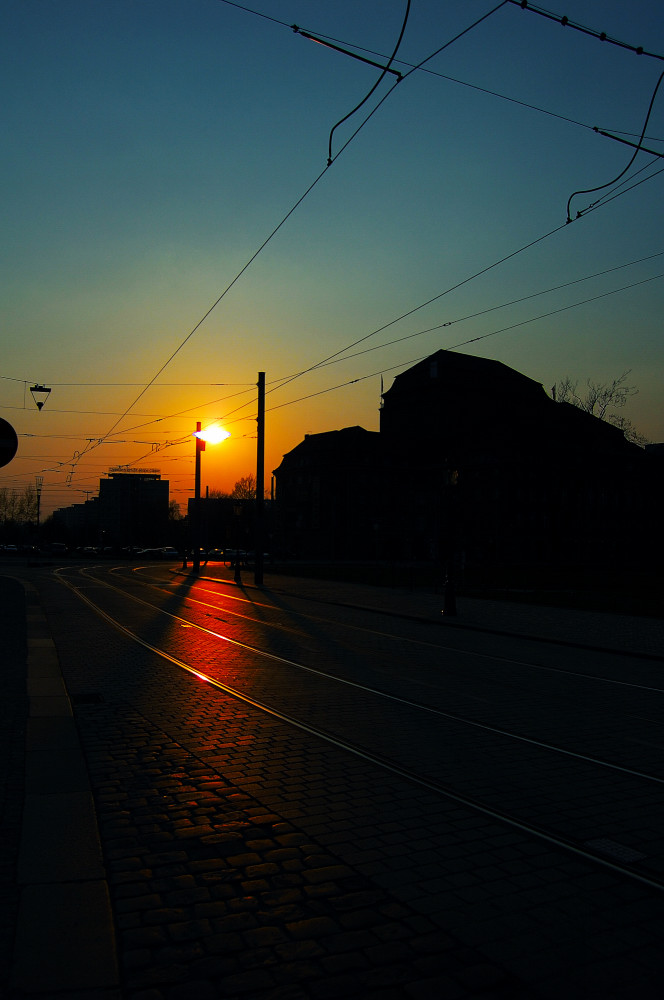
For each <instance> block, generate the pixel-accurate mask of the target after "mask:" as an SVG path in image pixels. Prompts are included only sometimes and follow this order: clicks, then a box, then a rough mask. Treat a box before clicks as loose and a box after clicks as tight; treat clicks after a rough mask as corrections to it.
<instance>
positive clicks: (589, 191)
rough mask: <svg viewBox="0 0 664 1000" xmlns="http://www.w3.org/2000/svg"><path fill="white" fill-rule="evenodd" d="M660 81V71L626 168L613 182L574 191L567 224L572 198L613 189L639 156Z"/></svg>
mask: <svg viewBox="0 0 664 1000" xmlns="http://www.w3.org/2000/svg"><path fill="white" fill-rule="evenodd" d="M662 80H664V71H662V73H660V76H659V80H658V81H657V84H656V86H655V89H654V91H653V95H652V97H651V98H650V104H649V106H648V113H647V114H646V119H645V121H644V123H643V128H642V129H641V136H640V138H639V141H638V143H637V146H636V149H635V150H634V153H633V154H632V157H631V158H630V160H629V163H628V164H627V166H626V167H624V169H623V170H621V171H620V173H619V174H618V176H617V177H614V178H613V180H610V181H607V182H606V183H605V184H599V185H597V187H592V188H584V189H582V190H581V191H574V192H573V193H572V194H571V195H570V196H569V199H568V201H567V221H568V222H571V221H572V219H571V217H570V205H571V204H572V199H573V198H575V197H576V196H577V195H579V194H593V193H594V192H595V191H603V190H604V189H605V188H608V187H613V186H614V184H616V183H617V182H618V181H619V180H620V178H621V177H624V176H625V174H626V173H627V171H628V170H629V168H630V167H631V166H632V164H633V163H634V161H635V159H636V158H637V156H638V155H639V152H640V151H641V147H642V143H643V140H644V137H645V134H646V129H647V128H648V122H649V120H650V115H651V114H652V109H653V106H654V104H655V98H656V97H657V91H658V90H659V87H660V84H661V82H662ZM653 155H655V156H659V155H660V154H659V153H654V154H653ZM589 207H590V208H592V207H593V206H592V205H590V206H589ZM579 214H580V213H578V212H577V218H579Z"/></svg>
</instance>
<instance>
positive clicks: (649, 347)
mask: <svg viewBox="0 0 664 1000" xmlns="http://www.w3.org/2000/svg"><path fill="white" fill-rule="evenodd" d="M550 3H551V5H552V6H549V7H548V8H547V9H548V10H550V11H552V12H554V13H556V14H558V15H563V14H565V15H567V16H568V17H569V18H570V20H571V21H574V22H577V23H579V24H582V25H584V26H586V27H588V28H591V29H593V30H596V31H604V32H606V34H607V35H608V36H609V37H610V38H612V39H617V40H619V41H621V42H625V43H627V44H628V45H634V46H638V45H641V46H643V48H644V49H645V50H646V52H652V53H655V54H656V55H659V56H660V57H662V56H664V14H663V13H662V7H661V3H660V2H658V0H569V2H568V0H565V4H564V5H560V6H558V5H557V4H556V3H555V2H554V0H550ZM247 6H250V7H252V9H253V10H254V11H256V12H258V13H251V12H250V11H248V10H243V9H240V8H239V7H238V6H234V5H232V4H229V3H225V2H223V0H5V3H4V4H3V6H2V11H1V13H0V77H1V79H2V94H3V100H2V103H1V105H0V118H1V120H2V130H3V136H4V143H3V147H4V151H3V156H2V159H1V161H0V183H1V190H2V227H1V234H2V235H1V236H0V254H1V255H2V276H3V278H2V291H1V315H2V341H1V344H2V351H1V354H0V416H2V417H4V419H6V420H8V421H9V422H10V423H11V424H12V425H13V426H14V427H15V429H16V431H17V433H18V435H19V452H18V454H17V456H16V458H15V459H14V460H13V461H12V462H11V463H10V464H8V465H7V466H5V467H4V468H3V469H0V487H2V486H8V487H21V486H24V485H33V484H34V483H35V476H38V475H39V476H43V479H44V486H43V495H42V510H43V512H44V513H45V514H48V513H49V512H50V511H51V510H53V509H54V508H57V507H61V506H66V505H68V504H71V503H77V502H81V501H82V500H84V499H85V497H86V496H94V495H96V493H97V490H98V484H99V479H100V478H101V477H103V476H104V475H105V474H106V472H107V471H108V469H109V467H112V466H117V465H120V464H127V463H130V464H131V465H132V467H136V466H138V467H149V468H157V469H159V470H160V471H161V473H162V475H163V476H164V477H165V478H168V479H169V480H170V482H171V496H172V498H174V499H176V500H178V501H179V502H180V503H182V504H183V503H185V502H186V499H187V496H188V495H190V494H191V492H192V489H193V465H194V458H193V456H194V447H193V439H192V438H191V437H190V434H191V432H192V431H193V430H194V428H195V422H196V420H201V421H202V423H203V425H204V426H205V425H206V424H208V423H211V422H213V421H215V420H220V421H221V422H223V423H225V425H226V426H227V427H228V429H229V430H230V431H231V432H232V437H231V438H230V439H229V440H228V441H226V442H225V443H224V444H222V445H219V446H218V447H216V448H213V447H208V449H207V451H206V452H205V455H204V456H203V484H204V486H205V485H207V486H209V487H210V488H217V489H230V488H232V485H233V483H234V482H235V481H236V480H237V479H238V478H240V476H243V475H247V474H252V473H254V472H255V433H256V425H255V412H256V404H255V399H256V390H255V383H256V381H257V374H258V372H259V371H265V373H266V379H267V385H268V397H267V441H266V482H268V483H269V477H270V473H271V471H272V469H274V468H276V466H277V465H278V464H279V462H280V461H281V457H282V455H283V454H284V453H285V452H287V451H289V450H290V449H292V448H293V447H295V446H296V445H297V444H298V443H299V442H300V441H301V439H302V437H303V436H304V434H306V433H317V432H320V431H327V430H334V429H338V428H341V427H344V426H352V425H355V424H360V425H361V426H363V427H365V428H367V429H369V430H377V429H378V413H379V403H380V386H381V374H382V377H383V381H384V386H385V388H388V387H389V386H390V384H391V380H392V378H393V377H394V376H395V375H396V374H398V372H399V371H403V370H404V369H405V368H407V367H409V366H410V365H411V364H412V363H414V362H415V361H417V360H419V359H420V358H422V357H425V356H426V355H428V354H431V353H432V352H434V351H436V350H438V349H440V348H452V347H457V349H459V350H461V351H465V352H467V353H471V354H477V355H480V356H483V357H488V358H494V359H496V360H498V361H502V362H504V363H505V364H507V365H510V366H511V367H513V368H515V369H517V370H518V371H520V372H523V373H524V374H525V375H528V376H529V377H530V378H533V379H535V380H537V381H538V382H541V383H543V384H544V386H545V387H546V388H547V389H550V387H551V386H552V385H553V384H554V383H555V382H556V381H559V380H560V379H561V378H563V377H564V376H566V375H569V376H571V377H573V378H574V379H579V380H580V381H581V382H583V381H584V380H585V379H586V378H592V379H594V380H597V381H605V380H610V379H612V378H613V377H615V376H618V375H620V374H622V372H624V371H625V370H627V369H631V374H630V376H629V379H628V381H629V382H630V383H631V384H632V385H634V386H636V387H638V389H639V392H638V395H636V396H634V397H633V398H632V399H631V400H630V402H629V405H628V407H627V408H626V410H625V411H624V412H625V415H626V416H628V417H629V418H630V419H632V421H633V422H634V423H635V424H636V425H637V427H638V429H639V430H640V431H641V432H642V433H644V434H645V435H646V436H647V437H648V438H649V439H650V440H653V441H664V410H663V407H662V403H661V386H662V383H663V381H664V338H663V337H662V319H661V317H662V312H663V309H662V306H663V295H662V289H663V283H662V277H661V275H663V274H664V225H663V221H664V219H663V216H664V212H663V206H664V199H663V198H662V191H663V187H664V172H662V174H660V175H659V176H655V175H656V174H657V172H658V171H664V160H661V159H658V158H656V157H655V156H653V155H651V154H649V153H646V152H640V153H639V154H638V156H637V157H636V160H635V162H634V164H633V165H632V167H631V168H630V170H629V171H628V173H627V174H625V176H624V177H623V178H622V181H623V182H626V183H622V186H621V187H618V188H616V187H613V188H611V187H609V188H604V189H602V190H601V191H598V192H595V193H593V194H581V195H578V196H576V197H575V198H574V199H573V202H572V217H573V219H574V221H573V222H572V223H571V224H569V225H565V221H566V217H567V202H568V199H569V197H570V195H571V194H572V193H573V192H575V191H578V190H580V189H588V188H594V187H597V186H599V185H602V184H605V183H606V182H609V181H612V180H613V179H614V178H615V177H616V176H617V175H618V174H620V173H621V171H622V170H624V168H625V167H626V166H627V164H628V162H629V160H630V158H631V157H632V154H633V152H634V151H633V149H632V148H631V147H629V146H627V145H624V144H622V143H619V142H617V141H615V140H612V139H610V138H606V137H604V136H602V135H599V134H598V133H596V132H595V131H593V127H594V126H596V127H598V128H600V129H602V130H605V131H608V132H611V133H612V134H614V135H619V136H620V137H621V138H623V139H626V140H628V141H632V142H636V141H637V139H638V137H639V135H640V133H641V130H642V128H643V125H644V122H645V119H646V114H647V112H648V108H649V106H650V103H651V99H652V96H653V93H654V91H655V87H656V85H657V82H658V80H659V77H660V74H661V73H662V71H663V70H664V62H662V59H661V58H660V59H655V58H650V57H649V56H648V55H646V54H642V55H637V54H635V53H634V52H632V51H630V50H629V49H626V48H623V47H619V46H616V45H613V44H611V43H610V42H609V41H600V40H599V39H597V38H595V37H593V36H592V35H589V34H584V33H581V32H579V31H577V30H575V29H574V28H573V27H571V26H569V25H568V26H567V27H563V26H561V25H560V24H558V23H555V22H554V21H552V20H550V19H547V18H545V17H542V16H540V15H538V14H537V13H535V12H533V11H529V10H522V9H521V8H520V7H519V6H517V5H514V4H511V3H508V4H506V5H504V6H502V7H501V8H500V9H499V10H497V11H496V12H495V13H493V14H491V16H489V17H488V18H486V19H485V20H484V21H483V22H482V23H481V24H479V25H478V26H477V27H474V28H473V29H472V30H470V31H469V32H467V33H466V34H465V35H463V37H462V38H460V39H459V40H457V41H455V42H453V44H451V45H449V46H448V47H446V48H445V49H444V50H443V51H441V52H440V53H439V54H438V55H436V56H435V57H434V58H433V59H431V60H430V61H428V62H427V63H426V65H425V66H424V67H423V68H422V69H419V70H417V71H416V72H412V73H410V74H408V70H409V68H410V67H411V66H412V65H414V64H419V63H421V62H422V60H424V59H426V58H427V57H428V56H429V55H431V54H432V53H433V52H434V51H435V50H437V49H438V48H440V47H441V46H443V45H445V43H447V42H450V41H451V40H452V39H454V38H455V36H456V35H458V34H459V32H460V31H463V30H464V29H466V28H468V27H470V26H471V25H472V24H473V22H475V21H476V20H477V19H479V18H480V17H482V15H484V14H487V13H488V12H489V11H491V10H492V9H493V8H494V7H495V6H496V5H495V4H493V3H491V2H488V0H486V2H485V0H447V2H446V3H444V4H442V3H440V0H412V3H411V8H410V13H409V17H408V21H407V24H406V29H405V33H404V36H403V40H402V43H401V47H400V48H399V51H398V54H397V60H396V62H395V63H394V66H395V67H397V68H399V69H400V70H401V71H402V72H403V73H404V79H403V80H402V81H401V83H399V84H398V85H397V86H396V87H394V88H393V84H394V82H395V78H394V76H391V75H389V74H388V75H387V76H386V78H385V79H384V80H383V81H382V83H380V85H379V87H378V89H377V90H376V92H375V93H374V95H373V96H372V97H371V98H370V99H369V101H368V102H367V103H366V104H365V105H364V106H363V107H362V109H361V110H360V111H358V112H357V113H356V114H355V115H353V116H352V117H351V118H350V119H348V121H346V122H344V123H343V124H342V125H340V126H339V127H338V128H337V129H336V130H335V131H334V135H333V139H332V157H333V159H332V163H331V165H330V166H329V167H327V168H326V165H327V160H328V142H329V135H330V130H331V129H332V127H333V126H334V125H335V124H336V123H337V122H338V121H339V120H340V119H342V118H343V117H344V116H345V115H347V114H348V113H349V112H350V111H352V109H353V108H354V107H355V106H356V105H357V104H358V103H359V102H360V101H361V100H362V98H364V97H365V95H366V94H367V93H368V91H369V90H370V88H371V87H372V86H373V85H374V83H375V82H376V81H377V79H378V76H379V70H378V69H376V68H375V67H372V66H369V65H367V64H366V63H363V62H359V61H357V60H355V59H352V58H350V57H349V56H347V55H344V54H341V53H339V52H336V51H332V50H331V49H329V48H325V47H323V46H320V45H316V44H315V43H313V42H311V41H309V40H307V39H305V38H304V37H302V36H301V35H299V34H296V33H295V32H293V31H292V30H291V28H290V27H289V26H290V25H292V24H298V25H299V26H300V27H301V28H304V29H307V30H308V31H309V32H311V33H313V34H317V35H319V36H326V37H330V38H333V39H336V40H338V41H339V42H340V43H341V44H342V45H343V46H345V47H348V48H352V49H354V50H355V51H358V50H359V49H360V48H361V49H362V50H363V51H365V52H366V51H367V50H369V51H370V52H371V53H374V54H373V55H371V58H374V59H376V60H377V61H379V62H380V61H383V62H385V61H386V58H387V57H389V55H390V54H391V53H392V51H393V50H394V47H395V45H396V43H397V39H398V37H399V33H400V31H401V28H402V24H403V20H404V16H405V13H406V8H407V3H406V0H398V2H397V0H380V2H379V0H335V2H334V3H330V2H323V0H256V3H255V4H248V5H247ZM376 53H377V54H378V55H376ZM406 74H408V75H406ZM392 88H393V89H392ZM390 90H391V91H392V92H391V93H388V92H389V91H390ZM383 98H385V100H384V101H383V103H382V104H380V106H379V107H377V105H378V103H379V102H380V101H381V99H383ZM376 107H377V110H376V111H375V113H374V114H373V115H371V117H370V118H369V119H368V120H367V121H366V123H365V124H364V126H363V127H362V128H361V129H360V131H359V132H357V134H356V135H355V136H354V137H353V135H354V133H355V132H356V130H357V128H358V127H359V126H360V125H362V122H363V121H365V119H366V118H367V115H368V114H369V112H371V111H372V109H374V108H376ZM646 132H647V139H646V140H644V145H646V146H647V147H648V148H649V149H651V150H654V151H660V152H662V153H664V141H663V140H664V83H663V84H662V86H661V87H660V90H659V91H658V94H657V97H656V99H655V101H654V103H653V106H652V113H651V115H650V120H649V122H648V126H647V130H646ZM349 140H350V141H349ZM346 144H347V145H346ZM642 168H643V169H642ZM639 171H640V172H639ZM650 178H652V179H650ZM638 181H643V183H641V184H639V185H638V186H636V187H634V188H633V189H632V190H629V189H630V188H631V187H632V185H633V184H636V183H637V182H638ZM312 184H313V187H311V185H312ZM310 188H311V190H309V189H310ZM307 192H308V193H307ZM616 194H618V195H619V196H618V197H613V196H614V195H616ZM305 195H306V196H305ZM607 195H608V197H606V196H607ZM303 196H305V197H304V200H302V201H301V203H300V204H299V205H298V201H299V200H300V199H302V198H303ZM597 199H601V200H600V201H599V203H598V204H597V205H596V207H595V208H594V210H592V211H589V212H587V213H585V214H583V215H582V216H581V217H580V218H578V219H577V218H576V213H577V211H584V210H585V209H587V208H588V206H589V205H590V204H591V203H593V202H594V201H597ZM295 206H297V207H295ZM292 209H294V211H293V212H292V214H291V215H290V216H289V217H288V218H286V217H287V216H288V213H289V212H291V210H292ZM284 220H285V221H284ZM282 222H283V225H281V228H279V229H278V231H277V232H276V233H274V231H275V229H276V228H277V227H278V226H279V225H280V223H282ZM273 233H274V235H273V236H272V238H271V239H269V242H268V243H267V245H265V246H264V248H263V249H262V250H261V247H262V246H263V244H264V242H265V241H266V240H268V238H269V237H270V236H271V234H273ZM531 244H532V245H531ZM526 247H528V249H523V250H522V248H526ZM520 250H522V252H520V253H517V251H520ZM255 254H258V255H257V256H256V258H255V259H254V260H253V262H252V263H249V262H250V261H251V259H252V257H254V255H255ZM513 254H514V256H511V257H510V255H513ZM506 257H510V259H508V260H506V261H505V262H504V263H500V264H499V263H498V262H499V261H501V260H503V258H506ZM646 258H647V259H646ZM247 264H249V266H248V267H246V270H244V271H243V268H245V266H246V265H247ZM492 265H496V266H492ZM487 268H488V269H489V270H487ZM241 272H242V273H241ZM482 272H484V273H482ZM599 272H608V273H604V274H602V275H600V276H596V277H591V276H593V275H598V273H599ZM235 279H237V280H235ZM580 279H587V280H580ZM572 282H576V283H575V284H571V283H572ZM637 283H639V284H637ZM628 285H631V286H633V287H631V288H628V289H626V288H625V286H628ZM554 286H564V287H557V289H556V290H553V291H547V290H548V289H552V288H554ZM619 289H623V290H619ZM539 292H546V294H541V295H537V297H533V298H529V299H528V300H525V301H523V300H524V299H525V297H526V296H533V295H535V293H539ZM607 293H613V294H607ZM598 296H600V297H598ZM220 297H221V299H220ZM218 299H220V301H219V302H218V304H217V305H216V306H215V307H214V309H212V311H211V312H210V313H209V315H207V317H206V314H207V313H208V310H210V308H211V307H212V306H213V305H214V303H215V302H217V300H218ZM588 299H594V301H591V302H585V304H582V305H575V304H576V303H580V302H584V300H588ZM430 300H434V301H430ZM514 300H522V301H520V302H515V301H514ZM427 302H430V304H429V305H427V306H424V305H423V304H424V303H427ZM509 303H512V304H511V305H509ZM573 305H574V306H575V307H574V308H566V307H569V306H573ZM419 306H423V307H422V308H419V309H418V308H417V307H419ZM501 306H502V307H503V308H497V307H501ZM413 310H417V311H414V312H413ZM487 310H491V311H487ZM556 310H557V311H558V312H557V313H555V314H554V312H555V311H556ZM561 310H562V311H561ZM479 313H481V315H477V314H479ZM547 313H548V314H550V315H548V316H547V315H545V314H547ZM405 314H410V315H407V316H405V318H403V319H399V317H403V316H404V315H405ZM204 317H206V318H204ZM467 317H472V318H467ZM538 317H539V318H538ZM397 320H398V321H397ZM201 321H202V322H201ZM395 321H397V322H395ZM199 324H200V325H199ZM443 324H447V325H443ZM517 324H519V325H517ZM433 327H436V329H433V330H432V329H431V328H433ZM506 328H511V329H506ZM425 330H430V332H428V333H423V332H422V331H425ZM378 331H379V332H378ZM404 338H409V339H404ZM474 338H484V339H478V340H474ZM360 340H361V341H362V343H360V344H357V346H356V347H353V348H349V345H351V344H354V343H356V342H357V341H360ZM397 340H399V341H400V342H398V343H391V342H393V341H397ZM473 340H474V342H473V343H467V342H468V341H473ZM369 349H374V350H371V352H370V353H362V354H360V353H359V352H361V351H364V352H368V351H369ZM338 352H341V354H340V356H339V358H335V363H334V364H330V365H327V366H325V367H321V368H318V369H317V370H316V371H313V372H309V373H308V374H304V375H301V376H300V377H299V378H297V379H295V380H294V381H292V382H288V383H287V384H282V383H283V380H284V379H287V378H288V377H289V376H292V375H296V374H297V373H300V372H303V371H305V370H306V369H308V368H310V367H311V366H314V365H317V364H319V363H320V362H321V361H323V360H324V359H327V358H329V357H331V356H332V355H336V354H337V353H338ZM342 358H343V359H344V360H341V359H342ZM33 383H43V384H46V385H48V386H50V387H51V389H52V391H51V394H50V397H49V399H48V401H47V403H46V405H45V407H44V409H43V410H42V411H41V412H38V411H37V409H36V407H35V406H34V404H33V402H32V398H31V396H30V393H29V391H28V390H29V386H30V385H31V384H33ZM349 383H350V384H349ZM328 390H329V391H328ZM297 400H300V401H299V402H296V401H297ZM422 433H423V434H425V433H426V428H425V427H423V428H422ZM174 441H180V442H182V443H180V444H173V443H172V442H174ZM164 541H165V542H166V541H168V540H167V539H165V540H164Z"/></svg>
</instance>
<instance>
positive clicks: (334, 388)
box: [268, 272, 664, 412]
mask: <svg viewBox="0 0 664 1000" xmlns="http://www.w3.org/2000/svg"><path fill="white" fill-rule="evenodd" d="M658 278H664V272H662V273H661V274H655V275H652V276H651V277H650V278H643V279H642V280H641V281H635V282H632V283H631V284H629V285H624V286H622V287H621V288H613V289H611V290H610V291H608V292H601V293H600V294H599V295H593V296H591V297H590V298H587V299H582V300H580V301H579V302H572V303H570V304H569V305H566V306H561V307H560V308H558V309H552V310H550V311H549V312H546V313H541V314H540V315H539V316H532V317H530V319H525V320H520V321H519V322H518V323H512V324H511V325H510V326H505V327H502V328H501V329H500V330H492V331H491V332H490V333H483V334H480V335H479V336H478V337H471V338H470V339H469V340H462V341H459V343H458V344H452V345H450V346H449V347H444V348H440V350H444V351H455V350H457V349H458V348H459V347H466V346H467V345H468V344H474V343H477V342H478V341H480V340H487V339H488V338H489V337H496V336H498V334H501V333H508V332H509V331H511V330H515V329H517V328H518V327H520V326H526V325H527V324H528V323H535V322H537V321H538V320H541V319H546V318H547V317H549V316H555V315H557V314H558V313H561V312H566V311H568V310H570V309H576V308H578V307H579V306H582V305H587V304H588V303H589V302H596V301H597V300H598V299H603V298H607V297H608V296H609V295H616V294H618V293H619V292H624V291H627V290H629V289H631V288H636V287H638V286H639V285H644V284H647V283H648V282H650V281H655V280H657V279H658ZM382 346H389V345H382ZM428 356H429V355H427V354H424V355H422V356H420V357H418V358H411V359H410V360H409V361H400V362H398V363H397V364H394V365H390V367H389V368H379V369H378V370H377V371H373V372H370V373H369V374H368V375H359V376H358V377H357V378H352V379H348V381H346V382H341V383H339V384H338V385H333V386H329V387H328V388H326V389H319V390H317V391H316V392H312V393H308V394H307V395H306V396H300V397H298V398H297V399H291V400H288V401H287V402H285V403H277V404H276V405H274V406H270V407H268V411H269V412H272V411H273V410H280V409H284V408H285V407H287V406H294V405H296V404H297V403H302V402H305V401H306V400H309V399H314V398H315V397H317V396H324V395H326V394H327V393H328V392H336V391H337V390H338V389H346V388H348V387H349V386H351V385H356V384H357V383H358V382H365V381H366V380H367V379H370V378H376V377H377V376H378V375H384V374H385V373H386V372H391V371H396V370H397V369H399V368H404V369H405V368H409V367H411V366H412V365H415V364H418V363H419V362H420V361H425V360H426V358H427V357H428ZM343 360H345V359H343Z"/></svg>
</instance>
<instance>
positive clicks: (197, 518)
mask: <svg viewBox="0 0 664 1000" xmlns="http://www.w3.org/2000/svg"><path fill="white" fill-rule="evenodd" d="M200 429H201V422H200V420H198V421H197V422H196V431H197V432H198V431H200ZM202 451H205V441H201V439H200V438H199V437H197V438H196V466H195V472H194V509H193V511H192V513H193V518H192V525H191V527H192V532H191V535H192V546H193V549H194V552H193V558H192V567H191V572H192V573H194V574H195V575H196V576H197V575H198V574H199V573H200V571H201V452H202Z"/></svg>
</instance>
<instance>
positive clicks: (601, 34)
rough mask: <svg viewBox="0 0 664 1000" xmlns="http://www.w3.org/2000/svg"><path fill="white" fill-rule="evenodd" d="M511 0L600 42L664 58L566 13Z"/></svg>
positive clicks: (655, 57) (521, 0)
mask: <svg viewBox="0 0 664 1000" xmlns="http://www.w3.org/2000/svg"><path fill="white" fill-rule="evenodd" d="M509 2H510V3H511V4H513V5H514V6H515V7H521V8H522V10H528V11H531V12H532V13H533V14H539V15H540V16H541V17H545V18H547V19H548V20H549V21H556V22H557V23H558V24H561V25H562V26H563V27H564V28H567V27H569V28H573V29H574V30H575V31H580V32H581V33H582V34H584V35H590V36H592V37H593V38H596V39H597V40H598V41H600V42H608V43H609V44H610V45H617V46H618V47H619V48H621V49H628V50H629V51H630V52H634V53H635V54H636V55H638V56H649V57H650V58H651V59H661V60H664V56H661V55H658V54H657V53H656V52H646V51H645V49H644V48H643V46H642V45H630V44H629V43H628V42H621V41H620V40H619V39H617V38H611V37H610V35H607V33H606V32H605V31H597V29H595V28H587V27H586V26H585V25H583V24H579V23H578V22H576V21H570V19H569V18H568V17H567V15H565V14H563V15H562V16H561V15H560V14H554V13H552V12H551V11H550V10H545V9H544V7H536V6H535V4H532V3H529V2H528V0H509Z"/></svg>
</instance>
